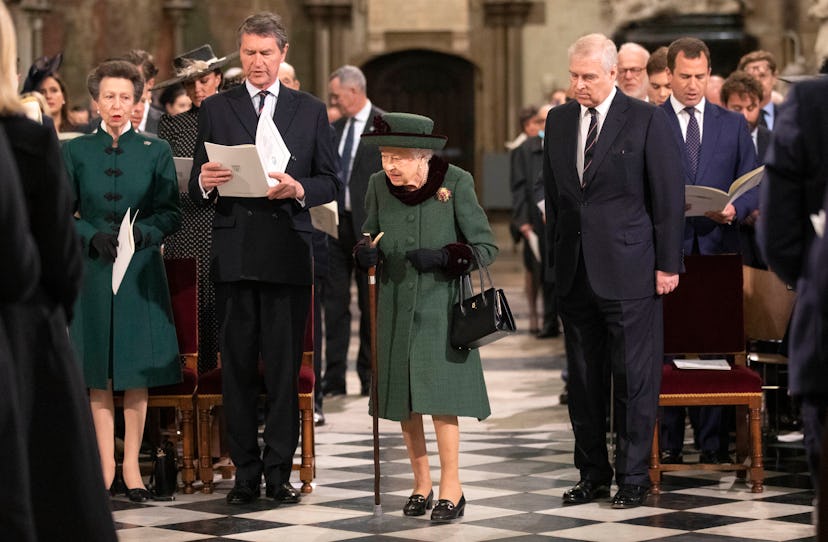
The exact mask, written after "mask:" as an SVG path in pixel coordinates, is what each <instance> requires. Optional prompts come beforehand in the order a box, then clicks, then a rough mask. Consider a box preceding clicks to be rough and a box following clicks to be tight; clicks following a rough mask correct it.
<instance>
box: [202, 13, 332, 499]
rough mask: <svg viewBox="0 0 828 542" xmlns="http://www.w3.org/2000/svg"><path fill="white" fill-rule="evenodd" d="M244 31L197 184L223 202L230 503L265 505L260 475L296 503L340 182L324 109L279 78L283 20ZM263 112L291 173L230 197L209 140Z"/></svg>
mask: <svg viewBox="0 0 828 542" xmlns="http://www.w3.org/2000/svg"><path fill="white" fill-rule="evenodd" d="M238 36H239V43H240V58H241V63H242V69H243V70H244V73H245V76H246V81H245V83H244V84H243V85H240V86H238V87H235V88H233V89H231V90H229V91H227V92H224V93H221V94H217V95H215V96H212V97H210V98H208V99H206V100H205V101H204V102H203V105H202V108H201V112H200V113H199V119H198V120H199V131H198V140H197V142H196V151H195V156H194V158H193V169H192V173H191V175H190V185H189V190H190V197H191V198H192V199H193V200H194V201H198V202H203V203H204V204H210V203H212V202H215V206H216V214H215V218H214V221H213V245H212V266H211V272H212V276H213V280H214V281H215V283H216V307H217V312H218V318H219V322H220V336H219V347H220V350H221V358H222V369H223V370H222V378H223V380H222V386H223V391H224V408H225V413H226V416H227V443H228V448H229V451H230V457H231V459H232V460H233V463H234V464H235V465H236V483H235V486H234V487H233V489H232V490H231V491H230V493H229V494H228V495H227V502H229V503H230V504H246V503H249V502H251V501H253V500H254V499H256V498H258V497H259V486H260V483H261V477H262V474H264V477H265V481H266V483H267V496H269V497H273V498H274V499H275V500H276V501H277V502H297V501H298V500H299V494H298V492H297V491H296V490H295V489H294V488H293V487H292V486H291V485H290V483H289V479H290V472H291V464H292V461H293V454H294V452H295V451H296V445H297V443H298V439H299V405H298V396H297V376H298V373H299V366H300V363H301V356H302V339H303V333H304V330H305V322H306V319H307V314H308V309H309V307H310V300H311V285H312V284H313V269H312V257H311V246H312V244H311V236H312V232H313V226H312V225H311V220H310V216H309V214H308V208H310V207H313V206H315V205H320V204H322V203H326V202H328V201H331V200H333V199H334V198H335V197H336V194H337V191H338V189H339V180H338V179H337V177H336V166H335V154H334V153H335V150H334V146H333V138H332V135H331V131H330V127H329V125H328V117H327V113H326V109H325V105H324V104H323V103H321V102H320V101H318V100H317V99H315V98H313V97H312V96H310V95H308V94H305V93H303V92H297V91H294V90H292V89H289V88H286V87H284V86H282V85H281V84H280V83H279V80H278V72H279V64H280V63H281V61H282V60H283V59H284V58H285V55H286V54H287V51H288V43H287V33H286V30H285V27H284V26H283V24H282V21H281V18H280V17H279V16H278V15H275V14H272V13H259V14H256V15H251V16H250V17H248V18H247V19H246V20H245V21H244V22H243V23H242V25H241V26H240V27H239V31H238ZM257 114H260V115H268V116H270V117H271V118H273V120H274V122H275V124H276V128H277V129H278V130H279V133H280V134H281V135H282V138H283V139H284V142H285V145H286V146H287V148H288V150H289V151H290V152H291V158H290V160H289V162H288V165H287V168H286V170H285V172H269V173H268V176H269V177H271V178H272V179H275V180H277V181H279V182H278V184H277V185H276V186H274V187H271V188H269V189H268V190H267V197H259V198H235V197H223V196H222V195H221V185H222V184H224V183H226V182H227V181H229V180H230V179H231V177H232V175H233V173H232V171H231V170H230V169H227V168H225V167H224V166H223V165H222V164H220V163H217V162H211V161H208V157H207V153H206V151H205V146H204V143H205V142H207V141H210V142H213V143H219V144H222V145H240V144H246V143H247V144H249V143H254V142H255V140H256V129H257V125H258V122H259V118H258V117H257ZM263 182H264V181H263ZM260 358H261V361H262V366H263V371H264V384H265V389H266V393H267V404H266V408H265V412H266V419H265V429H264V442H265V448H264V453H263V454H262V453H261V452H260V450H259V446H258V442H257V434H258V430H257V429H258V422H257V416H256V414H257V409H256V403H257V396H258V395H259V393H260V390H261V381H260V378H259V376H258V370H257V365H258V362H259V359H260Z"/></svg>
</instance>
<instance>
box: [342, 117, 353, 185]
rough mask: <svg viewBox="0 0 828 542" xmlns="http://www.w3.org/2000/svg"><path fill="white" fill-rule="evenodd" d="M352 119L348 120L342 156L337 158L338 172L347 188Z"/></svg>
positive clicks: (351, 148) (351, 147) (351, 145)
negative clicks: (340, 173)
mask: <svg viewBox="0 0 828 542" xmlns="http://www.w3.org/2000/svg"><path fill="white" fill-rule="evenodd" d="M355 120H356V119H354V118H353V117H351V118H349V119H348V120H347V121H346V122H347V123H348V133H347V134H345V145H344V146H343V147H342V156H340V157H339V171H341V172H342V184H343V185H345V186H348V177H349V175H350V174H351V153H352V151H353V150H354V121H355Z"/></svg>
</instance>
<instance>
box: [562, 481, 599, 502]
mask: <svg viewBox="0 0 828 542" xmlns="http://www.w3.org/2000/svg"><path fill="white" fill-rule="evenodd" d="M609 496H610V490H609V484H601V483H598V482H593V481H591V480H581V481H580V482H578V483H577V484H575V485H574V486H573V487H572V488H570V489H567V490H566V491H565V492H564V494H563V502H564V504H585V503H588V502H592V501H594V500H595V499H606V498H609Z"/></svg>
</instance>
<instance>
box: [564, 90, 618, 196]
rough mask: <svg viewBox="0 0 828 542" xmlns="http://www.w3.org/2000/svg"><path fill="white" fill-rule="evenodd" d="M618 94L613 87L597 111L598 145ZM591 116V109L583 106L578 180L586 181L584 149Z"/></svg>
mask: <svg viewBox="0 0 828 542" xmlns="http://www.w3.org/2000/svg"><path fill="white" fill-rule="evenodd" d="M616 92H618V88H617V87H614V86H613V87H612V90H611V91H610V93H609V96H607V97H606V98H605V99H604V101H603V102H601V103H599V104H598V105H597V106H596V107H595V109H596V110H597V111H598V114H597V115H596V119H595V121H596V122H597V126H596V128H595V129H596V130H597V131H598V133H597V134H595V136H596V139H595V141H596V144H597V142H598V138H600V137H601V127H602V126H603V125H604V119H606V118H607V113H608V112H609V108H610V105H612V100H613V99H614V98H615V93H616ZM590 118H591V117H590V114H589V108H588V107H585V106H583V105H582V106H581V123H580V127H579V130H578V153H577V156H576V157H575V159H576V163H575V164H576V167H577V168H578V178H579V179H580V180H582V181H583V179H584V147H585V146H586V138H587V134H588V133H589V121H590Z"/></svg>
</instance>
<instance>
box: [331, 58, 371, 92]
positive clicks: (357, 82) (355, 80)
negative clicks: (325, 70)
mask: <svg viewBox="0 0 828 542" xmlns="http://www.w3.org/2000/svg"><path fill="white" fill-rule="evenodd" d="M333 79H339V83H340V84H341V85H342V86H348V87H354V88H355V89H357V90H358V91H360V92H361V93H363V94H365V92H366V90H367V87H366V82H365V74H364V73H362V70H360V69H359V68H357V67H356V66H351V65H350V64H345V65H344V66H340V67H339V68H337V69H336V71H334V72H333V73H332V74H331V76H330V77H329V78H328V81H332V80H333Z"/></svg>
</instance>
